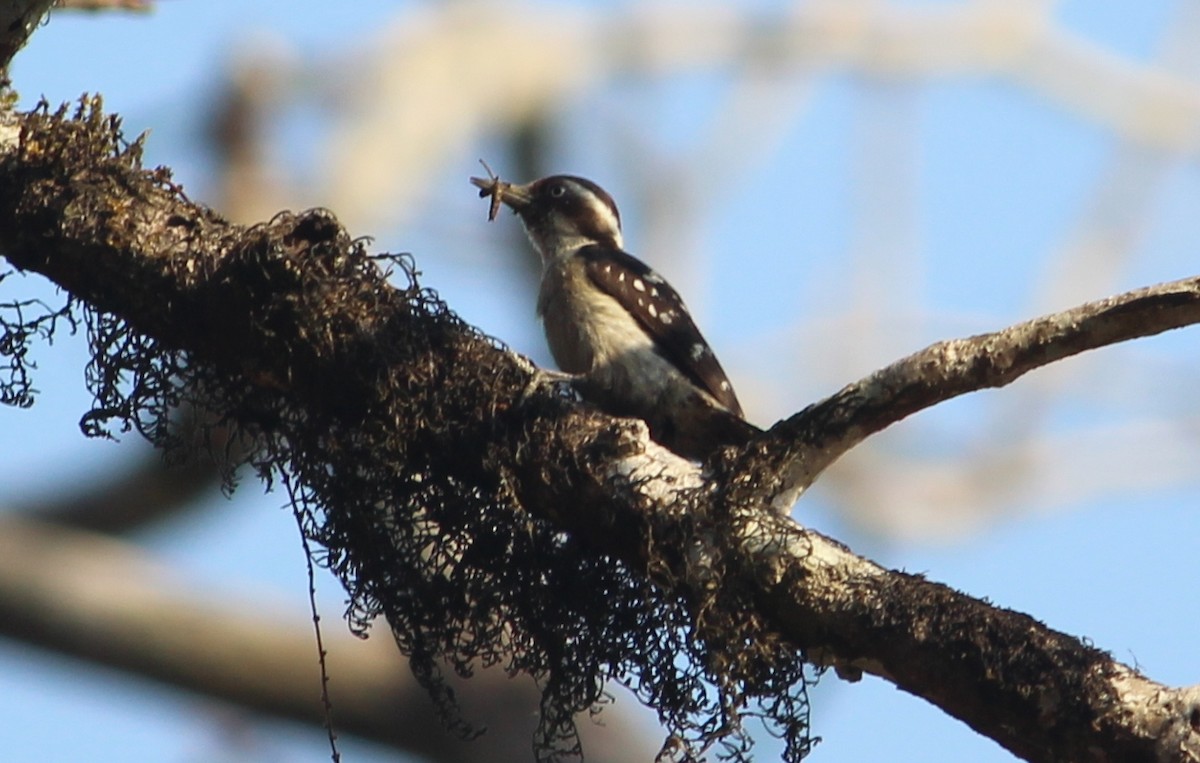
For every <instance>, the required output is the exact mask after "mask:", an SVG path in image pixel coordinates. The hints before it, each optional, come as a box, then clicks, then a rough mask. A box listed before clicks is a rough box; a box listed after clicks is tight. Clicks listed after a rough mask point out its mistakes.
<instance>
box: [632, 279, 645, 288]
mask: <svg viewBox="0 0 1200 763" xmlns="http://www.w3.org/2000/svg"><path fill="white" fill-rule="evenodd" d="M633 288H635V289H637V290H638V291H645V290H646V284H644V283H642V279H640V278H635V279H633Z"/></svg>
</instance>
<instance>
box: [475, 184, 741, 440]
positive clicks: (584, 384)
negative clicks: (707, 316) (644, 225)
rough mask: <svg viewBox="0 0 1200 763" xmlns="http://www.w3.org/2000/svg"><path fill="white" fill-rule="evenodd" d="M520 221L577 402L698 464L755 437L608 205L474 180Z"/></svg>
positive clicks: (592, 188)
mask: <svg viewBox="0 0 1200 763" xmlns="http://www.w3.org/2000/svg"><path fill="white" fill-rule="evenodd" d="M471 182H472V183H474V184H475V185H476V186H478V187H479V188H480V189H481V191H480V196H491V197H492V204H493V207H492V210H491V215H490V217H494V216H495V213H496V208H497V205H498V204H499V203H501V202H502V203H504V204H505V205H507V206H508V207H510V208H511V209H512V210H513V211H514V212H515V213H516V214H517V216H518V217H519V218H520V220H521V223H522V224H523V225H524V227H525V232H526V234H527V235H528V236H529V240H530V241H531V242H532V243H533V247H534V249H536V250H537V252H538V254H539V255H541V259H542V283H541V288H540V290H539V293H538V303H537V310H538V315H539V316H540V317H541V319H542V325H543V327H544V328H545V332H546V340H547V342H548V343H549V345H550V352H551V354H552V355H553V356H554V360H555V362H557V363H558V366H559V368H560V369H562V370H563V371H565V372H567V373H569V374H575V375H577V377H578V379H577V382H576V387H577V388H578V389H579V390H580V393H581V394H582V395H583V397H584V399H585V400H588V401H590V402H593V403H595V404H597V405H599V406H600V407H601V408H603V409H604V410H605V411H607V412H609V413H611V414H614V415H618V416H636V417H638V418H641V419H643V420H645V421H646V423H647V424H648V425H649V427H650V435H651V437H653V438H654V440H655V441H657V442H659V443H660V444H662V445H665V446H666V447H668V448H670V449H671V450H673V451H675V452H676V453H678V454H679V455H682V456H684V457H687V458H691V459H696V460H703V459H704V458H706V457H707V456H708V455H709V454H710V453H712V452H713V451H714V450H715V449H716V448H718V447H720V446H723V445H740V444H742V443H744V442H746V441H747V440H749V439H750V438H751V437H753V436H754V435H756V434H758V433H759V432H760V431H761V430H759V429H758V428H757V427H755V426H754V425H752V424H750V423H748V422H747V421H746V420H745V419H744V418H743V416H742V406H741V404H740V403H738V399H737V395H735V394H734V391H733V386H732V385H731V384H730V383H729V378H728V377H727V376H726V375H725V371H724V369H722V368H721V364H720V363H719V362H717V358H716V356H715V355H714V354H713V351H712V349H711V348H710V347H709V346H708V342H706V341H704V337H703V336H701V334H700V330H699V329H697V328H696V324H695V322H694V321H693V320H692V316H691V315H690V314H689V313H688V309H687V307H686V306H685V305H684V303H683V300H682V299H681V298H680V296H679V294H678V293H677V292H676V291H675V290H674V289H673V288H671V286H670V285H669V284H668V283H667V282H666V281H665V280H663V278H662V276H660V275H658V274H657V273H655V272H654V271H653V270H652V269H651V268H650V267H649V266H647V265H646V264H645V263H643V262H642V261H641V260H638V259H637V258H635V257H633V256H632V255H630V254H628V253H627V252H625V250H624V249H623V241H622V238H621V216H620V214H619V213H618V211H617V205H616V203H615V202H614V201H613V199H612V197H611V196H609V195H608V193H606V192H605V191H604V189H602V188H601V187H600V186H598V185H596V184H595V183H593V182H592V181H590V180H586V179H584V178H581V177H575V176H573V175H552V176H550V177H545V178H542V179H541V180H535V181H534V182H532V183H528V184H525V185H517V184H513V183H506V182H502V181H501V180H500V179H499V178H496V177H492V178H488V179H483V178H471Z"/></svg>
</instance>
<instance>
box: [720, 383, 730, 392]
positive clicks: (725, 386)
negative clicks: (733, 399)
mask: <svg viewBox="0 0 1200 763" xmlns="http://www.w3.org/2000/svg"><path fill="white" fill-rule="evenodd" d="M721 391H722V392H728V391H729V382H727V381H723V382H721Z"/></svg>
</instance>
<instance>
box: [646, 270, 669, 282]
mask: <svg viewBox="0 0 1200 763" xmlns="http://www.w3.org/2000/svg"><path fill="white" fill-rule="evenodd" d="M646 280H647V281H648V282H650V283H659V284H660V283H665V282H664V281H663V277H662V276H660V275H659V274H658V273H654V272H650V273H647V274H646Z"/></svg>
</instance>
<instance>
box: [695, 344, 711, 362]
mask: <svg viewBox="0 0 1200 763" xmlns="http://www.w3.org/2000/svg"><path fill="white" fill-rule="evenodd" d="M706 352H708V348H707V347H705V346H704V345H703V344H701V343H700V342H697V343H695V344H693V345H692V360H693V361H696V360H699V359H700V358H702V357H704V354H705V353H706Z"/></svg>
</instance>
